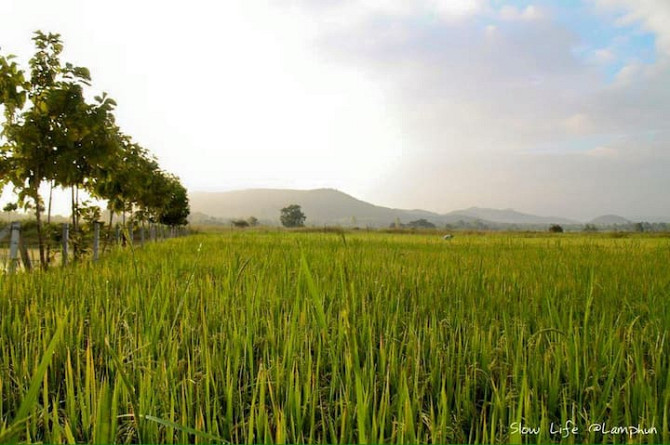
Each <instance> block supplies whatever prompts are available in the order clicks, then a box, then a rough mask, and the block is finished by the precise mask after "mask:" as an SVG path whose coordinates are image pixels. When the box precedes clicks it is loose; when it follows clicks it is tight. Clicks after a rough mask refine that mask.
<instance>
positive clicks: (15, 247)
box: [9, 221, 21, 273]
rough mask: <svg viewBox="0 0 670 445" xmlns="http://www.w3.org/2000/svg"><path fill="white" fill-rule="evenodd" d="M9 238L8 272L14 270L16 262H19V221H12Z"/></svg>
mask: <svg viewBox="0 0 670 445" xmlns="http://www.w3.org/2000/svg"><path fill="white" fill-rule="evenodd" d="M9 230H10V238H9V273H14V272H15V271H16V264H17V263H18V262H19V255H18V254H19V237H20V236H21V223H20V222H18V221H17V222H13V223H12V225H11V226H10V229H9Z"/></svg>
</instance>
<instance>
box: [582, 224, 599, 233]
mask: <svg viewBox="0 0 670 445" xmlns="http://www.w3.org/2000/svg"><path fill="white" fill-rule="evenodd" d="M597 231H598V227H597V226H596V225H595V224H586V225H585V226H584V232H589V233H593V232H597Z"/></svg>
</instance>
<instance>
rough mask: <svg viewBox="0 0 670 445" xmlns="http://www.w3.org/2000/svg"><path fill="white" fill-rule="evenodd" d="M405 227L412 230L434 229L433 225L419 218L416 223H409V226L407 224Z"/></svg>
mask: <svg viewBox="0 0 670 445" xmlns="http://www.w3.org/2000/svg"><path fill="white" fill-rule="evenodd" d="M407 227H411V228H413V229H434V228H435V224H433V223H432V222H430V221H428V220H426V219H424V218H421V219H417V220H416V221H411V222H410V223H409V224H407Z"/></svg>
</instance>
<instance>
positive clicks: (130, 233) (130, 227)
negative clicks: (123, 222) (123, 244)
mask: <svg viewBox="0 0 670 445" xmlns="http://www.w3.org/2000/svg"><path fill="white" fill-rule="evenodd" d="M133 230H135V226H134V225H133V222H132V221H131V222H129V223H128V240H129V241H130V245H131V246H133V245H135V235H134V234H133Z"/></svg>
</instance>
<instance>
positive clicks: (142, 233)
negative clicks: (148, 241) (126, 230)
mask: <svg viewBox="0 0 670 445" xmlns="http://www.w3.org/2000/svg"><path fill="white" fill-rule="evenodd" d="M140 246H144V223H142V225H141V226H140Z"/></svg>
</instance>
